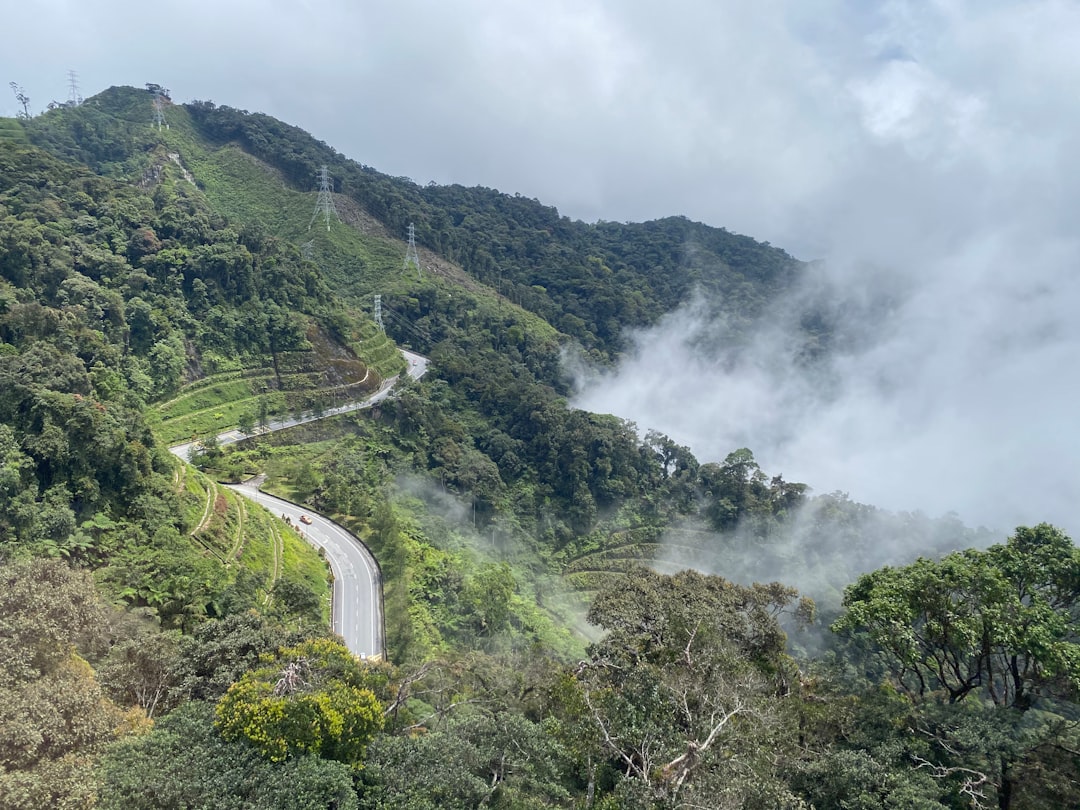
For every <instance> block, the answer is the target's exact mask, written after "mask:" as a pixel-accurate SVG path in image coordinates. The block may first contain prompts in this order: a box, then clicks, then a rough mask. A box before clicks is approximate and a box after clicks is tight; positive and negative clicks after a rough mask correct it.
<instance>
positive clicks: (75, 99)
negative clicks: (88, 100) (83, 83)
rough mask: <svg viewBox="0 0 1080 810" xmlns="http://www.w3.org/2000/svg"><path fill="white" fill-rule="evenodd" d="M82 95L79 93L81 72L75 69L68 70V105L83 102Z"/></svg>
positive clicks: (75, 105) (73, 105) (76, 104)
mask: <svg viewBox="0 0 1080 810" xmlns="http://www.w3.org/2000/svg"><path fill="white" fill-rule="evenodd" d="M82 102H83V99H82V96H80V95H79V74H77V73H76V72H75V71H74V70H69V71H68V101H67V103H68V106H69V107H78V106H79V105H80V104H82Z"/></svg>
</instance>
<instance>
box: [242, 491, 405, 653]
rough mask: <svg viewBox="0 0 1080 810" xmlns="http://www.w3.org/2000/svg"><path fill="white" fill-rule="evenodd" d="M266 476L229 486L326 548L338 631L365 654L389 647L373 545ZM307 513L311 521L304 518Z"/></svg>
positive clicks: (311, 540)
mask: <svg viewBox="0 0 1080 810" xmlns="http://www.w3.org/2000/svg"><path fill="white" fill-rule="evenodd" d="M262 480H263V476H259V477H257V478H253V479H251V480H250V481H245V482H244V483H243V484H230V485H229V488H230V489H231V490H233V491H234V492H239V493H240V494H241V495H244V496H245V497H247V498H250V499H251V500H253V501H256V502H257V503H259V504H260V505H261V506H263V507H265V508H266V509H269V510H270V511H271V512H272V513H273V514H274V515H276V516H278V517H282V516H285V517H288V518H289V519H290V521H291V522H292V525H293V527H294V528H296V529H298V530H299V531H300V533H301V536H302V537H303V538H304V539H305V540H306V541H307V542H309V543H310V544H311V545H313V546H315V547H316V548H321V549H324V550H325V551H326V557H327V559H328V560H329V561H330V568H331V570H332V571H333V572H334V606H333V612H332V616H333V628H334V632H335V633H337V634H338V635H340V636H341V637H342V638H343V639H345V645H346V646H347V647H348V648H349V649H350V650H352V651H353V652H354V653H356V654H357V655H360V656H363V657H370V656H381V655H382V654H383V652H385V646H384V644H385V640H384V638H383V614H382V577H381V575H380V573H379V566H378V564H377V563H376V562H375V558H374V557H373V556H372V554H371V551H369V550H368V547H367V546H365V545H364V544H363V543H362V542H361V541H360V540H359V538H357V537H356V536H355V535H353V534H351V533H349V532H347V531H345V530H344V529H343V528H341V527H340V526H338V525H337V524H336V523H334V522H333V521H331V520H329V519H327V518H324V517H323V516H322V515H319V514H318V513H316V512H312V511H310V510H308V509H305V508H304V507H302V506H298V505H297V504H294V503H292V502H290V501H286V500H282V499H281V498H275V497H274V496H273V495H268V494H266V493H265V492H262V491H260V490H259V486H260V485H261V484H262ZM301 516H306V517H307V518H308V519H309V520H310V521H311V523H310V524H305V523H303V522H301V520H300V518H301Z"/></svg>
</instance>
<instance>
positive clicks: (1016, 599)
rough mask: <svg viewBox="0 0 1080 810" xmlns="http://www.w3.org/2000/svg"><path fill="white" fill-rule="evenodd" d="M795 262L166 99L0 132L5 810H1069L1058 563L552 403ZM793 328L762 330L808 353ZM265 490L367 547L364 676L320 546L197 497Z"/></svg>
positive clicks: (779, 286)
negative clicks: (416, 361)
mask: <svg viewBox="0 0 1080 810" xmlns="http://www.w3.org/2000/svg"><path fill="white" fill-rule="evenodd" d="M155 98H156V99H157V104H158V105H159V106H160V108H161V109H162V112H163V116H164V122H163V123H164V124H165V125H164V126H161V127H159V126H157V125H156V124H155V123H154V115H153V109H154V108H153V103H154V100H155ZM322 166H326V167H328V170H329V175H330V177H331V179H332V181H333V187H334V194H333V202H334V207H335V208H336V216H334V217H332V218H331V219H330V221H329V223H327V221H325V220H324V219H321V218H319V217H318V216H313V214H315V213H316V211H317V209H316V200H317V198H318V194H317V180H316V177H317V173H318V171H319V169H320V168H321V167H322ZM410 223H412V224H413V225H414V226H415V232H416V238H417V242H418V244H419V256H420V264H421V267H420V268H419V270H418V269H417V268H416V267H413V266H409V267H405V266H404V264H405V263H404V257H405V255H406V244H405V241H404V238H405V235H406V233H407V229H408V226H409V224H410ZM805 269H806V268H805V265H803V264H802V263H800V262H798V261H796V260H794V259H793V258H792V257H791V256H789V255H788V254H786V253H785V252H783V251H782V250H778V249H776V248H773V247H772V246H770V245H768V244H765V243H759V242H756V241H755V240H753V239H751V238H749V237H746V236H740V235H736V234H732V233H730V232H728V231H726V230H724V229H722V228H714V227H710V226H707V225H704V224H701V223H694V222H690V221H688V220H686V219H684V218H681V217H670V218H665V219H662V220H658V221H655V222H649V223H604V222H600V223H596V224H591V225H590V224H585V223H581V222H573V221H571V220H569V219H567V218H565V217H561V216H560V215H559V214H558V212H557V211H556V210H555V209H553V208H550V207H547V206H545V205H543V204H542V203H540V202H539V201H537V200H531V199H527V198H524V197H520V196H516V195H515V196H510V195H506V194H501V193H499V192H498V191H495V190H492V189H484V188H464V187H461V186H449V187H443V186H437V185H430V186H423V187H422V186H419V185H417V184H415V183H413V182H412V181H410V180H408V179H406V178H395V177H389V176H387V175H384V174H382V173H380V172H378V171H377V170H375V169H373V168H370V167H368V166H365V165H363V164H361V163H358V162H355V161H354V160H351V159H349V158H347V157H345V156H344V155H341V154H339V153H338V152H336V151H335V150H334V149H333V148H332V147H331V146H329V145H327V144H324V143H321V142H319V141H317V140H315V139H314V138H312V137H311V136H309V135H308V134H306V133H305V132H303V131H302V130H300V129H298V128H296V127H293V126H289V125H286V124H284V123H282V122H280V121H276V120H274V119H272V118H270V117H268V116H265V115H261V114H257V113H256V114H250V113H246V112H242V111H238V110H235V109H232V108H229V107H226V106H217V105H214V104H212V103H209V102H195V103H193V104H190V105H178V104H173V103H172V102H171V101H169V100H168V99H167V98H165V96H163V95H161V94H160V88H151V89H147V90H141V89H135V88H111V89H109V90H107V91H105V92H103V93H101V94H99V95H97V96H95V97H94V98H91V99H88V100H87V101H86V102H85V103H83V104H81V105H79V106H64V107H60V108H57V109H54V110H51V111H49V112H47V113H44V114H42V115H39V116H36V117H34V118H31V119H30V120H28V121H11V120H5V119H0V583H3V587H0V729H3V730H4V733H3V734H0V807H5V808H7V807H12V808H20V809H21V808H28V809H29V808H37V807H63V808H67V807H71V808H89V807H99V808H117V809H119V808H124V810H128V809H129V808H148V810H149V808H157V807H178V808H179V807H222V808H225V807H229V808H233V807H236V808H239V807H259V808H261V807H295V808H304V810H309V809H310V810H313V809H314V808H337V809H338V810H344V809H346V808H353V809H356V808H410V810H428V809H429V808H430V809H432V810H433V809H434V808H443V807H460V808H466V807H493V808H499V807H502V808H540V807H562V808H567V810H570V808H609V809H610V808H623V807H626V808H650V809H652V808H657V810H659V809H660V808H674V807H732V808H734V807H740V808H761V810H766V809H768V810H774V809H776V808H789V810H796V808H801V809H802V810H807V809H808V808H812V807H814V808H833V807H836V808H839V807H851V808H854V807H858V808H860V809H863V808H865V810H871V809H873V810H885V808H897V807H905V808H906V807H912V808H921V809H922V810H947V809H952V808H961V807H986V806H998V807H1010V808H1043V807H1072V806H1077V805H1080V791H1078V789H1077V787H1076V786H1077V784H1080V756H1078V755H1077V753H1076V752H1077V751H1080V735H1078V732H1077V727H1076V723H1075V719H1076V717H1077V716H1078V709H1077V703H1076V697H1077V694H1080V665H1078V663H1077V662H1080V648H1078V646H1077V645H1078V643H1080V641H1078V640H1080V627H1078V625H1077V619H1076V617H1077V615H1078V611H1080V587H1078V585H1077V583H1080V551H1078V550H1077V549H1076V548H1075V546H1074V545H1073V544H1072V542H1071V540H1069V538H1067V537H1065V536H1064V535H1063V534H1062V533H1061V532H1059V531H1058V530H1056V529H1054V528H1053V527H1050V526H1047V525H1040V526H1036V527H1034V528H1026V527H1020V528H1018V529H1017V531H1016V532H1015V534H1014V535H1013V536H1012V537H1009V538H1008V539H1007V540H1004V541H1003V542H1002V540H1001V538H998V537H991V536H989V534H988V533H987V532H986V531H985V530H979V531H975V530H972V529H969V528H968V527H965V526H963V525H962V524H961V523H960V522H959V521H957V520H955V519H954V518H951V517H946V518H942V519H931V518H928V517H926V516H923V515H919V514H891V513H887V512H884V511H883V510H879V509H875V508H874V507H872V506H868V505H864V504H858V503H855V502H852V501H851V500H850V499H848V498H847V497H846V496H845V495H843V494H842V493H832V494H829V495H815V494H813V492H812V490H811V489H810V487H809V486H808V485H807V484H804V483H798V482H790V481H785V480H784V478H783V477H782V476H781V475H778V474H774V473H772V472H766V471H764V470H762V469H761V468H760V467H759V465H758V463H757V461H756V460H755V458H754V455H753V453H752V452H751V450H750V449H748V448H731V452H730V453H729V454H728V455H726V457H725V458H723V459H697V458H695V457H694V455H693V454H692V453H691V452H690V450H689V449H688V448H686V447H682V446H680V445H678V444H677V443H675V442H674V441H672V440H671V439H670V438H668V437H666V436H663V435H661V434H658V433H656V432H648V433H645V434H644V435H642V433H641V431H640V430H639V428H638V426H636V425H633V424H630V423H627V422H625V421H624V420H621V419H619V418H617V417H615V416H611V415H604V414H594V413H588V412H584V411H580V410H574V409H571V408H569V407H568V406H567V402H566V399H565V397H566V395H567V394H568V393H569V382H568V380H567V378H566V371H565V369H566V359H567V356H568V355H572V354H576V353H579V352H584V353H585V354H587V355H588V356H589V357H590V358H591V359H593V360H594V361H597V362H601V363H604V362H611V361H614V360H615V359H617V358H618V356H619V354H620V352H622V351H623V350H624V348H625V340H626V333H627V330H628V329H633V328H636V327H640V326H645V325H648V324H652V323H655V322H656V321H657V320H658V319H659V318H660V317H662V316H663V315H665V314H667V313H670V312H672V311H673V310H675V309H676V308H678V307H679V306H681V305H684V304H686V303H687V302H689V301H690V300H692V299H694V298H700V300H701V301H703V306H704V307H705V308H706V312H707V313H708V314H711V315H712V316H714V317H715V320H716V322H717V323H718V324H721V325H722V328H720V327H719V326H718V328H717V329H716V330H714V333H713V334H712V335H711V336H710V339H712V340H715V341H717V343H718V344H721V345H723V346H724V347H725V348H727V349H737V348H738V347H739V345H740V342H741V341H742V340H743V339H744V338H745V337H746V336H747V335H748V334H749V333H750V332H751V331H752V329H753V328H754V327H755V324H759V323H760V322H761V320H762V319H763V318H770V317H774V316H775V313H776V305H777V302H778V301H779V300H780V299H781V298H782V297H783V296H784V294H785V292H787V291H789V290H791V289H792V287H793V285H796V284H799V283H800V281H801V279H802V276H803V275H804V271H805ZM376 295H378V296H380V297H381V299H380V300H381V316H382V320H383V323H384V327H385V328H380V327H379V326H378V325H377V324H376V323H375V320H374V312H375V310H374V296H376ZM821 310H822V311H821V312H817V311H807V312H795V313H793V317H794V319H795V322H797V323H801V324H803V331H802V333H801V334H802V335H803V337H804V340H803V341H802V345H797V346H794V347H792V350H793V351H794V352H796V353H797V354H798V355H799V356H800V357H801V358H802V359H803V360H804V361H806V362H812V361H813V360H814V359H815V358H816V357H820V356H823V355H824V354H825V353H827V352H828V351H829V347H830V339H831V326H830V324H829V320H828V317H826V316H825V315H823V314H822V312H827V311H828V307H827V306H823V307H821ZM788 315H789V316H792V313H788ZM398 346H407V347H411V348H413V349H416V350H418V351H420V352H422V353H424V354H425V355H427V356H428V357H429V358H430V361H431V366H430V369H429V371H428V373H427V374H426V375H425V376H424V377H423V378H422V379H421V380H419V381H415V380H411V379H403V380H401V381H400V382H399V384H398V385H397V387H396V388H395V389H394V390H393V392H392V394H391V396H389V397H388V398H387V399H385V400H383V401H382V402H380V403H379V404H378V405H377V406H375V407H373V408H371V409H370V410H365V411H358V412H352V413H349V414H348V415H338V416H334V417H332V418H326V419H319V420H315V421H309V422H306V423H304V424H301V425H299V426H296V427H293V428H290V429H288V430H283V431H277V432H268V433H263V432H260V431H254V430H251V428H252V427H253V426H255V425H258V424H259V423H261V422H265V421H269V420H270V419H271V418H273V417H278V416H284V415H291V414H295V413H298V412H301V411H304V412H318V411H320V410H325V409H326V408H328V407H330V406H332V405H337V404H340V403H343V402H347V401H353V400H356V399H360V398H363V397H364V396H366V395H367V394H369V393H370V392H371V391H373V390H375V389H376V388H378V387H379V386H380V385H381V384H383V383H384V382H385V381H387V380H388V379H389V378H390V377H392V376H393V375H397V374H399V373H400V372H402V371H403V370H404V368H405V361H404V360H403V359H402V357H401V355H400V354H399V352H398V348H397V347H398ZM703 348H705V349H708V348H709V347H703ZM657 374H658V377H659V374H660V372H658V373H657ZM646 382H648V381H646ZM237 427H240V428H243V429H244V430H243V432H244V433H248V434H255V435H250V437H249V438H246V439H245V440H244V441H241V442H239V443H237V444H233V445H228V446H226V447H221V446H217V443H216V441H215V440H214V439H213V438H212V437H213V436H216V434H218V433H219V432H221V431H223V430H226V429H232V428H237ZM193 437H195V438H198V439H200V440H201V442H202V443H201V445H200V446H198V447H197V449H196V451H195V452H194V454H193V461H194V466H192V465H187V464H182V463H180V462H178V461H177V460H176V459H175V458H174V457H173V456H172V455H171V454H170V453H169V452H168V449H167V448H168V446H169V445H171V444H173V443H178V442H180V441H186V440H190V439H192V438H193ZM257 473H258V474H262V475H263V476H265V483H264V484H263V485H262V486H263V488H264V489H265V490H266V491H268V492H273V493H276V494H279V495H281V496H283V497H286V498H288V499H291V500H293V501H295V502H298V503H302V504H305V505H306V506H305V509H311V510H317V511H319V512H320V513H322V514H325V515H327V516H329V517H331V518H333V519H334V520H336V521H337V522H338V523H339V524H341V525H343V526H345V527H347V528H349V529H351V530H352V531H353V532H354V533H355V534H357V535H358V536H360V537H361V538H362V539H363V540H364V542H365V543H366V544H367V545H368V546H369V547H370V548H371V550H372V551H373V553H374V554H375V556H376V557H377V559H378V561H379V565H380V568H381V573H382V578H383V586H384V594H385V603H384V618H385V629H386V638H387V647H388V651H387V652H388V656H387V657H388V659H389V660H388V661H387V662H375V661H373V660H359V659H357V658H356V657H354V656H353V655H352V654H351V653H350V652H349V651H348V650H347V649H345V647H344V646H342V645H341V644H340V643H339V641H337V640H335V639H333V638H330V637H329V633H328V627H327V625H328V618H329V610H330V603H329V593H330V587H329V586H330V582H329V580H330V576H331V574H330V572H329V570H328V568H327V566H326V563H325V560H323V559H322V558H321V556H320V555H319V554H317V553H316V552H315V551H313V550H312V549H311V548H310V547H309V546H308V545H307V544H306V543H304V542H303V539H302V538H301V537H300V535H299V534H298V533H297V532H296V531H295V530H294V529H293V528H292V527H291V526H289V525H287V524H286V523H284V522H282V521H279V520H278V519H277V518H276V516H274V515H270V514H268V513H267V512H265V511H264V510H262V509H260V508H256V506H255V505H253V504H251V503H250V502H249V501H246V500H244V499H241V498H239V497H237V496H235V495H234V494H233V492H232V490H230V489H229V488H228V487H227V486H225V484H226V483H227V482H234V481H236V480H239V479H242V478H247V477H248V476H252V475H255V474H257ZM810 483H812V482H810ZM995 542H996V544H995ZM950 552H952V553H950ZM920 555H921V556H920ZM916 557H918V559H916ZM688 569H694V570H688ZM698 571H708V572H713V573H711V574H708V575H707V574H703V573H698ZM761 571H767V572H771V574H772V576H773V577H774V578H775V579H776V580H778V581H774V582H769V583H756V582H753V581H751V580H752V578H753V575H752V574H750V573H749V572H761ZM341 573H342V575H344V576H348V575H349V572H347V571H346V572H341ZM796 578H797V579H798V581H799V582H800V583H805V584H806V586H807V587H808V588H810V589H811V592H810V594H809V595H810V596H812V597H813V599H814V600H816V605H815V602H814V601H812V600H811V599H808V598H805V597H806V594H799V593H798V592H796V591H795V589H794V588H791V587H789V586H788V585H787V584H785V583H786V582H789V581H794V580H795V579H796ZM816 616H824V617H825V618H826V620H827V621H828V622H833V620H835V621H834V622H833V624H832V625H831V626H828V627H827V626H826V623H824V622H821V620H820V619H817V624H816V625H815V617H816Z"/></svg>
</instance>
